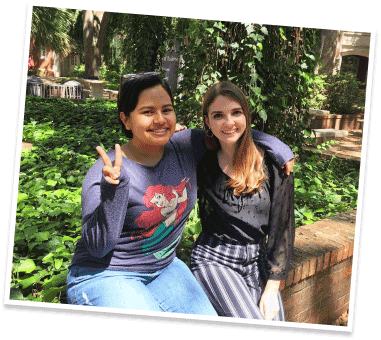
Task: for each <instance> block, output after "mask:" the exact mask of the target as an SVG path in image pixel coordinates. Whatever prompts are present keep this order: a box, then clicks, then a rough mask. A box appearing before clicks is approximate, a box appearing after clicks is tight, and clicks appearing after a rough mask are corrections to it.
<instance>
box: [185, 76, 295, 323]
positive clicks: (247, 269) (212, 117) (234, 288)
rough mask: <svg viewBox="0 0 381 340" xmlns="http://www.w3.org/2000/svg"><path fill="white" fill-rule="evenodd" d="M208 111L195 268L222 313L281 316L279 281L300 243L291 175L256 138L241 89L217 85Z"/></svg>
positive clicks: (208, 99) (210, 92) (205, 111)
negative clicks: (295, 231) (295, 241)
mask: <svg viewBox="0 0 381 340" xmlns="http://www.w3.org/2000/svg"><path fill="white" fill-rule="evenodd" d="M202 113H203V121H204V126H205V129H206V130H207V132H206V145H207V147H208V151H207V152H206V153H205V155H204V156H203V157H202V159H201V161H200V162H199V164H198V168H197V181H198V186H199V191H198V198H199V210H200V218H201V224H202V233H201V234H200V236H199V238H198V239H197V241H196V244H195V247H194V249H193V251H192V255H191V266H190V267H191V270H192V272H193V274H194V275H195V277H196V278H197V280H198V282H199V283H200V284H201V285H202V287H203V288H204V291H205V292H206V294H207V295H208V297H209V299H210V301H211V302H212V305H213V307H214V308H215V310H216V311H217V313H218V315H220V316H230V317H240V318H254V319H266V320H272V319H275V320H277V321H283V320H284V311H283V306H282V299H281V295H280V292H279V284H280V280H282V279H285V278H286V277H287V273H288V269H289V265H290V259H291V254H292V248H293V242H294V205H293V199H294V198H293V192H294V191H293V189H294V183H293V176H292V174H291V175H289V176H285V175H284V173H283V171H282V170H281V169H280V168H279V166H278V165H277V164H276V163H275V162H274V161H273V159H272V158H271V157H269V154H268V152H267V151H266V150H263V148H261V147H260V146H259V145H258V144H257V143H256V142H255V141H253V138H252V133H251V129H250V124H251V113H250V110H249V105H248V102H247V99H246V97H245V95H244V94H243V92H242V91H241V90H240V89H239V88H238V87H237V86H235V85H234V84H232V83H230V82H220V83H217V84H214V85H212V87H211V88H210V89H209V90H208V91H207V93H206V95H205V98H204V102H203V107H202Z"/></svg>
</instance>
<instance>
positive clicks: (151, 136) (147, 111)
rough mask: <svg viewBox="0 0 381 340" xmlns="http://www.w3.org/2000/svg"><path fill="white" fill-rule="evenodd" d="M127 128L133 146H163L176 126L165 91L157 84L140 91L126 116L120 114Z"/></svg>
mask: <svg viewBox="0 0 381 340" xmlns="http://www.w3.org/2000/svg"><path fill="white" fill-rule="evenodd" d="M120 117H121V119H122V121H123V123H124V125H125V127H126V129H127V130H130V131H131V132H132V134H133V137H132V142H133V144H134V145H135V146H157V147H163V146H164V145H166V144H167V143H168V141H169V139H170V138H171V137H172V135H173V134H174V132H175V127H176V114H175V111H174V109H173V106H172V101H171V98H170V96H169V94H168V93H167V91H166V90H165V89H164V88H163V87H162V86H161V85H157V86H155V87H152V88H148V89H146V90H144V91H142V92H141V93H140V95H139V99H138V103H137V105H136V107H135V109H134V110H133V111H132V112H131V113H130V115H129V116H128V117H126V116H125V115H124V113H123V112H122V113H121V115H120Z"/></svg>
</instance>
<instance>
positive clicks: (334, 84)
mask: <svg viewBox="0 0 381 340" xmlns="http://www.w3.org/2000/svg"><path fill="white" fill-rule="evenodd" d="M328 84H329V85H328V88H327V101H326V109H327V110H329V111H330V112H331V113H337V114H351V113H356V112H354V111H357V110H356V108H355V107H354V106H355V105H356V104H360V106H361V107H362V109H364V106H365V91H361V83H360V82H359V81H358V80H357V79H356V76H355V75H354V74H353V73H350V72H348V73H344V74H340V75H337V76H331V77H329V78H328ZM362 112H364V111H362Z"/></svg>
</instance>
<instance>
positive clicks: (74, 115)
mask: <svg viewBox="0 0 381 340" xmlns="http://www.w3.org/2000/svg"><path fill="white" fill-rule="evenodd" d="M115 113H116V103H115V102H109V101H105V100H94V101H86V102H85V103H83V104H78V103H75V102H71V101H69V100H62V99H49V100H46V99H43V98H40V97H30V96H27V98H26V103H25V116H24V131H23V141H26V142H29V143H32V144H33V147H32V149H31V150H28V151H24V152H23V153H22V155H21V162H20V175H19V193H18V205H17V211H16V229H15V239H14V255H13V269H12V284H11V295H10V296H11V298H12V299H19V300H20V299H21V300H31V301H45V302H59V298H60V296H61V294H62V293H63V292H65V289H66V287H65V284H66V276H67V268H68V265H69V264H70V262H71V259H72V256H73V253H74V249H75V243H76V242H77V240H78V239H79V237H80V231H81V186H82V181H83V178H84V176H85V174H86V172H87V171H88V169H89V168H90V166H91V165H92V164H93V163H94V161H95V160H96V159H97V158H98V156H97V153H96V151H95V147H96V146H97V145H103V146H104V148H105V149H109V148H110V147H112V146H113V145H114V144H115V143H123V142H124V141H123V140H122V139H121V136H122V134H121V133H120V132H119V125H118V123H117V120H116V114H115Z"/></svg>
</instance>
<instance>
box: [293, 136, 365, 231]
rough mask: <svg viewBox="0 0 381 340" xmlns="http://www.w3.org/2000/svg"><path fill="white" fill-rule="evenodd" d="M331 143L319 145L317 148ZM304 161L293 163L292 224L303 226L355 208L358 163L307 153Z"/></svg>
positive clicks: (316, 153)
mask: <svg viewBox="0 0 381 340" xmlns="http://www.w3.org/2000/svg"><path fill="white" fill-rule="evenodd" d="M330 144H333V143H331V142H325V143H323V144H322V145H321V146H320V147H319V149H326V148H328V147H329V146H330ZM307 155H308V156H307V160H306V161H305V162H298V161H297V162H296V163H295V168H294V175H295V196H294V197H295V221H296V225H297V226H300V225H305V224H310V223H313V222H316V221H318V220H320V219H323V218H326V217H329V216H334V215H336V214H338V213H341V212H344V211H347V210H350V209H356V207H357V197H358V185H359V171H360V164H359V162H357V161H351V160H345V159H342V158H337V157H332V158H324V157H323V156H322V155H321V153H320V152H319V151H317V152H312V151H311V152H309V153H308V154H307Z"/></svg>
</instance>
